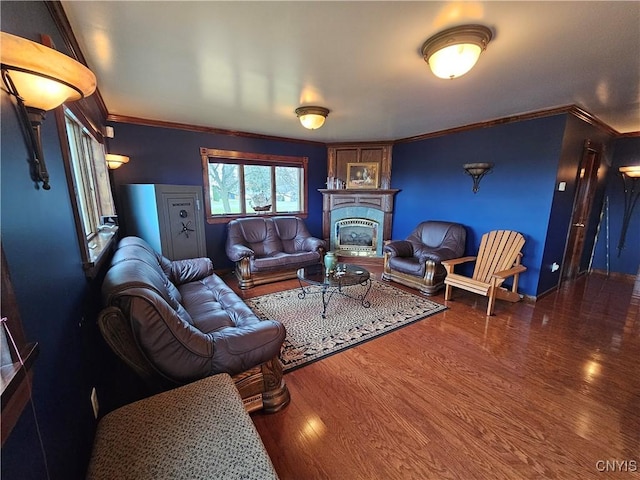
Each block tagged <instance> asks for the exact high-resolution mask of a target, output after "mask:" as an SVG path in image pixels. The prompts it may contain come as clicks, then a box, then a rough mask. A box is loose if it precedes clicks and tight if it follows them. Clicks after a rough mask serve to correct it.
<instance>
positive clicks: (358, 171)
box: [347, 162, 380, 188]
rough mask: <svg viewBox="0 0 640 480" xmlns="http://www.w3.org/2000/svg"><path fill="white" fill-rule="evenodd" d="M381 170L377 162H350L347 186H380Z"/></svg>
mask: <svg viewBox="0 0 640 480" xmlns="http://www.w3.org/2000/svg"><path fill="white" fill-rule="evenodd" d="M379 172H380V165H379V164H377V163H373V162H372V163H364V162H357V163H348V164H347V188H378V176H379Z"/></svg>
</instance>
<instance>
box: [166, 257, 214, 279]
mask: <svg viewBox="0 0 640 480" xmlns="http://www.w3.org/2000/svg"><path fill="white" fill-rule="evenodd" d="M212 274H213V262H211V259H209V258H206V257H201V258H189V259H185V260H173V261H172V262H171V273H170V275H169V279H170V280H171V281H172V282H173V283H174V285H182V284H183V283H189V282H193V281H196V280H201V279H203V278H205V277H208V276H209V275H212Z"/></svg>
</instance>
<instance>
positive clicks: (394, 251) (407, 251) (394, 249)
mask: <svg viewBox="0 0 640 480" xmlns="http://www.w3.org/2000/svg"><path fill="white" fill-rule="evenodd" d="M382 251H383V252H384V253H388V254H389V255H390V256H392V257H412V256H413V244H412V243H411V242H409V241H407V240H391V241H390V242H387V243H386V244H385V245H384V247H382Z"/></svg>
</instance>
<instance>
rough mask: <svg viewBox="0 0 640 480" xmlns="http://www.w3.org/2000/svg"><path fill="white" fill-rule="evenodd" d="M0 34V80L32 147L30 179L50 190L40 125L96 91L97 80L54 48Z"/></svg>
mask: <svg viewBox="0 0 640 480" xmlns="http://www.w3.org/2000/svg"><path fill="white" fill-rule="evenodd" d="M0 34H1V36H0V47H1V50H0V52H1V53H0V61H1V63H2V80H3V81H4V84H5V86H6V87H7V91H8V92H9V94H11V95H13V96H14V97H15V98H16V102H17V110H18V115H19V116H20V120H21V121H22V123H23V130H24V133H25V135H26V136H27V137H28V138H27V142H28V143H29V145H30V147H31V152H30V153H31V156H32V158H31V166H32V177H33V179H34V180H35V181H36V182H42V188H43V189H45V190H49V189H50V188H51V186H50V185H49V173H48V172H47V168H46V166H45V163H44V156H43V154H42V143H41V140H40V125H41V124H42V121H43V120H44V117H45V113H46V112H47V111H48V110H52V109H54V108H56V107H59V106H60V105H62V104H63V103H64V102H67V101H74V100H79V99H80V98H83V97H88V96H89V95H91V94H92V93H93V92H94V91H95V89H96V77H95V75H94V74H93V72H91V70H89V69H88V68H87V67H85V66H84V65H82V64H81V63H80V62H77V61H76V60H74V59H73V58H71V57H68V56H67V55H64V54H62V53H60V52H58V51H57V50H54V49H53V48H49V47H46V46H44V45H42V44H40V43H36V42H32V41H31V40H27V39H25V38H22V37H17V36H15V35H11V34H8V33H5V32H0Z"/></svg>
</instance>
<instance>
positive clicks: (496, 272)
mask: <svg viewBox="0 0 640 480" xmlns="http://www.w3.org/2000/svg"><path fill="white" fill-rule="evenodd" d="M523 245H524V237H523V236H522V234H520V233H518V232H513V231H510V230H494V231H491V232H488V233H485V234H484V235H483V236H482V240H481V241H480V248H479V250H478V255H477V256H476V257H461V258H454V259H452V260H443V261H442V265H444V268H445V269H446V271H447V276H446V277H445V279H444V283H445V291H444V299H445V300H450V299H451V291H452V287H458V288H462V289H464V290H467V291H470V292H473V293H478V294H480V295H484V296H485V297H489V302H488V305H487V315H492V314H493V307H494V305H495V301H496V298H499V299H501V300H507V301H509V302H517V301H519V300H520V295H518V278H519V276H520V274H521V273H522V272H524V271H525V270H526V269H527V267H525V266H524V265H520V259H521V258H522V252H521V251H522V247H523ZM474 260H475V262H476V264H475V268H474V270H473V277H471V278H469V277H465V276H464V275H459V274H457V273H453V269H454V267H455V266H456V265H460V264H462V263H466V262H471V261H474ZM509 277H513V285H512V287H511V290H510V291H509V290H507V289H506V288H504V287H501V285H502V283H503V282H504V281H505V280H506V279H507V278H509Z"/></svg>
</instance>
